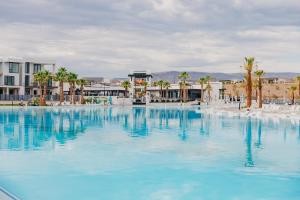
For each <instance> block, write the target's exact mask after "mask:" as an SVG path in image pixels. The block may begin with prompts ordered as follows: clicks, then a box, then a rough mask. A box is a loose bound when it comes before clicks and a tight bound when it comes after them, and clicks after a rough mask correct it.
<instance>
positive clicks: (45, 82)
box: [42, 70, 52, 106]
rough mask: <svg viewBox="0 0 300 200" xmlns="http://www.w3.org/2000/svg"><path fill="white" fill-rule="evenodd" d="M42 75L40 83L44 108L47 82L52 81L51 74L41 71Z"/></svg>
mask: <svg viewBox="0 0 300 200" xmlns="http://www.w3.org/2000/svg"><path fill="white" fill-rule="evenodd" d="M42 74H43V75H42V77H43V80H42V83H43V85H44V93H43V104H42V105H43V106H45V105H46V97H47V89H48V83H49V80H52V74H51V72H49V71H48V70H44V71H42Z"/></svg>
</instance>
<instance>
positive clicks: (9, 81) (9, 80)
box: [4, 76, 15, 85]
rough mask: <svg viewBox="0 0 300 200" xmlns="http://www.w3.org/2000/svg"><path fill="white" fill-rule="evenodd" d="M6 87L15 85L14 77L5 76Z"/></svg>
mask: <svg viewBox="0 0 300 200" xmlns="http://www.w3.org/2000/svg"><path fill="white" fill-rule="evenodd" d="M4 85H15V77H14V76H4Z"/></svg>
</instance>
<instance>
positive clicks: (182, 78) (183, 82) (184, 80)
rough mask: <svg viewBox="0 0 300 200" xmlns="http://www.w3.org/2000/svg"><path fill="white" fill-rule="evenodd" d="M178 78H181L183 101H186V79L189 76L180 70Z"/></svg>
mask: <svg viewBox="0 0 300 200" xmlns="http://www.w3.org/2000/svg"><path fill="white" fill-rule="evenodd" d="M178 78H179V79H180V80H181V82H182V83H181V84H182V90H183V102H186V99H187V91H186V86H187V84H186V81H187V79H189V78H190V75H189V74H188V73H187V72H181V73H180V74H179V76H178Z"/></svg>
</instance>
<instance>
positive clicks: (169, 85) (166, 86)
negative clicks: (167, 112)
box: [164, 81, 171, 99]
mask: <svg viewBox="0 0 300 200" xmlns="http://www.w3.org/2000/svg"><path fill="white" fill-rule="evenodd" d="M170 87H171V84H170V82H169V81H165V82H164V88H166V98H167V99H168V98H169V88H170Z"/></svg>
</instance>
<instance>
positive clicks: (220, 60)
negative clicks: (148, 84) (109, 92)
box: [0, 0, 300, 77]
mask: <svg viewBox="0 0 300 200" xmlns="http://www.w3.org/2000/svg"><path fill="white" fill-rule="evenodd" d="M0 26H1V28H0V44H1V45H0V57H12V56H13V57H34V58H43V59H45V58H46V59H51V60H55V62H56V63H57V65H59V66H66V67H68V68H69V69H71V70H74V71H75V72H77V73H79V74H81V75H94V76H96V75H98V76H108V77H113V76H118V77H120V76H121V77H124V76H126V75H127V73H128V71H130V70H136V69H147V70H151V71H152V72H157V71H166V70H179V71H183V70H188V71H210V72H211V71H213V72H241V68H240V65H242V63H243V57H245V56H248V55H252V56H255V57H256V59H257V61H258V64H259V66H261V68H263V69H264V70H266V71H292V72H293V71H294V72H300V2H299V0H84V1H83V0H9V1H7V0H0Z"/></svg>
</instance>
